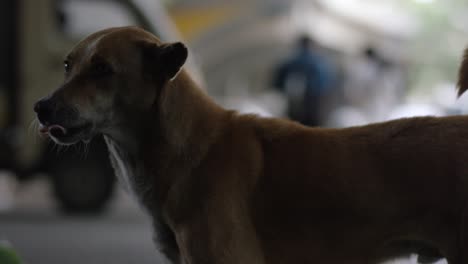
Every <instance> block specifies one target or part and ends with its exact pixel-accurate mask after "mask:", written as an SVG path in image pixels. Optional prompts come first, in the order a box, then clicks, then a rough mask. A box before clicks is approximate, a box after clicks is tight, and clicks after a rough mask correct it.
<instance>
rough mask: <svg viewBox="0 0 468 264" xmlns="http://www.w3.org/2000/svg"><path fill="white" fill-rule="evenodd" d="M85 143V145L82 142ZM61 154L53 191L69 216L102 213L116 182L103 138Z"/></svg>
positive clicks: (54, 171)
mask: <svg viewBox="0 0 468 264" xmlns="http://www.w3.org/2000/svg"><path fill="white" fill-rule="evenodd" d="M79 144H81V143H79ZM89 148H90V149H89V150H87V151H86V152H87V154H86V155H85V154H84V153H79V151H77V150H79V149H84V146H77V147H76V148H73V149H70V150H67V151H66V152H65V153H60V154H58V156H57V158H56V159H55V161H54V165H52V168H51V177H52V185H53V192H54V195H55V197H56V198H57V200H58V202H59V205H60V209H62V211H63V212H65V213H100V212H102V211H103V210H104V209H105V207H106V205H107V204H108V201H109V200H110V198H111V197H112V194H113V190H114V186H115V179H114V172H113V169H112V167H111V165H110V161H109V157H108V152H107V147H106V146H105V143H104V142H103V139H102V138H100V139H98V140H94V141H93V142H92V143H90V146H89Z"/></svg>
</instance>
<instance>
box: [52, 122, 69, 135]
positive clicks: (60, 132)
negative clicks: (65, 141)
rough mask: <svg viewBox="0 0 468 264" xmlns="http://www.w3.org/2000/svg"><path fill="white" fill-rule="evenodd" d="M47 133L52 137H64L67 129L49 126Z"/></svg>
mask: <svg viewBox="0 0 468 264" xmlns="http://www.w3.org/2000/svg"><path fill="white" fill-rule="evenodd" d="M48 132H49V134H51V135H52V136H64V135H66V134H67V129H65V128H64V127H63V126H60V125H51V126H49V127H48Z"/></svg>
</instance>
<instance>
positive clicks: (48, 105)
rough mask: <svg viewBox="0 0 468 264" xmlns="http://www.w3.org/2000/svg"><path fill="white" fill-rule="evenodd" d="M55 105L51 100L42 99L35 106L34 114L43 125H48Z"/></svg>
mask: <svg viewBox="0 0 468 264" xmlns="http://www.w3.org/2000/svg"><path fill="white" fill-rule="evenodd" d="M53 107H54V106H53V104H52V102H51V101H50V100H49V99H41V100H39V101H38V102H37V103H36V104H35V105H34V112H36V114H37V118H38V119H39V121H40V122H41V123H42V124H45V125H47V124H48V123H49V122H50V118H51V117H52V113H53Z"/></svg>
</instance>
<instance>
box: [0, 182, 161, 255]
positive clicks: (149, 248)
mask: <svg viewBox="0 0 468 264" xmlns="http://www.w3.org/2000/svg"><path fill="white" fill-rule="evenodd" d="M48 189H49V188H48V185H47V182H45V181H37V182H33V183H31V184H29V185H28V186H22V187H21V188H19V193H17V195H16V207H15V208H13V209H12V210H9V211H3V212H0V240H8V241H9V242H10V243H11V244H12V245H13V247H14V248H15V249H16V250H17V251H18V252H19V254H20V255H21V256H22V258H23V259H24V260H25V263H26V264H27V263H30V264H65V263H66V264H75V263H76V264H78V263H79V264H83V263H87V264H104V263H113V264H129V263H139V264H147V263H148V264H149V263H152V264H154V263H165V262H163V261H162V257H161V256H160V255H159V254H158V253H157V251H156V248H155V246H154V244H153V243H152V240H151V226H150V222H149V221H148V219H147V218H146V217H145V216H144V215H143V214H142V213H141V211H140V209H139V208H137V206H135V204H134V203H133V202H132V201H130V199H129V198H128V197H126V195H124V194H123V193H122V192H121V191H120V192H119V194H118V195H117V197H116V199H115V200H114V201H113V203H112V205H111V206H110V210H109V211H108V212H107V213H105V214H104V215H102V216H99V217H92V216H87V217H84V216H80V217H78V216H74V217H70V216H64V215H61V214H59V213H57V211H56V210H55V209H54V203H53V201H52V199H51V198H50V195H49V192H48ZM0 199H1V197H0Z"/></svg>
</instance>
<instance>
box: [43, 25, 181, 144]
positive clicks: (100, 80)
mask: <svg viewBox="0 0 468 264" xmlns="http://www.w3.org/2000/svg"><path fill="white" fill-rule="evenodd" d="M186 58H187V48H186V47H185V46H184V45H183V44H182V43H180V42H177V43H169V44H167V43H162V42H161V41H159V40H158V39H157V38H156V37H155V36H154V35H152V34H150V33H148V32H146V31H144V30H142V29H139V28H136V27H123V28H111V29H106V30H102V31H99V32H96V33H94V34H92V35H90V36H88V37H87V38H85V39H84V40H82V41H81V42H80V43H78V45H77V46H75V48H73V50H72V51H71V52H70V53H69V54H68V56H67V57H66V59H65V61H64V74H65V79H64V82H63V83H62V85H60V86H59V87H58V89H56V90H55V91H54V92H53V93H52V94H50V95H49V96H47V97H45V98H43V99H41V100H39V101H38V102H37V103H36V104H35V106H34V111H35V112H36V113H37V118H38V120H39V122H40V132H41V133H43V134H47V135H49V136H50V137H51V138H52V139H53V140H54V141H55V142H57V143H60V144H73V143H76V142H78V141H80V140H83V141H87V140H89V139H91V138H92V137H93V136H94V135H96V134H98V133H105V131H106V130H111V129H115V127H116V126H119V125H120V126H122V125H125V124H123V123H124V122H126V121H127V120H129V118H130V119H131V118H132V115H133V116H134V117H138V114H139V113H143V112H144V111H145V110H147V109H149V108H150V107H152V106H153V104H154V102H155V100H157V97H158V95H159V94H160V91H161V89H163V87H164V86H165V84H166V83H167V82H169V81H170V80H171V79H173V78H175V76H176V75H177V73H178V72H179V71H180V69H181V67H182V65H183V64H184V63H185V60H186ZM129 115H130V116H129Z"/></svg>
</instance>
